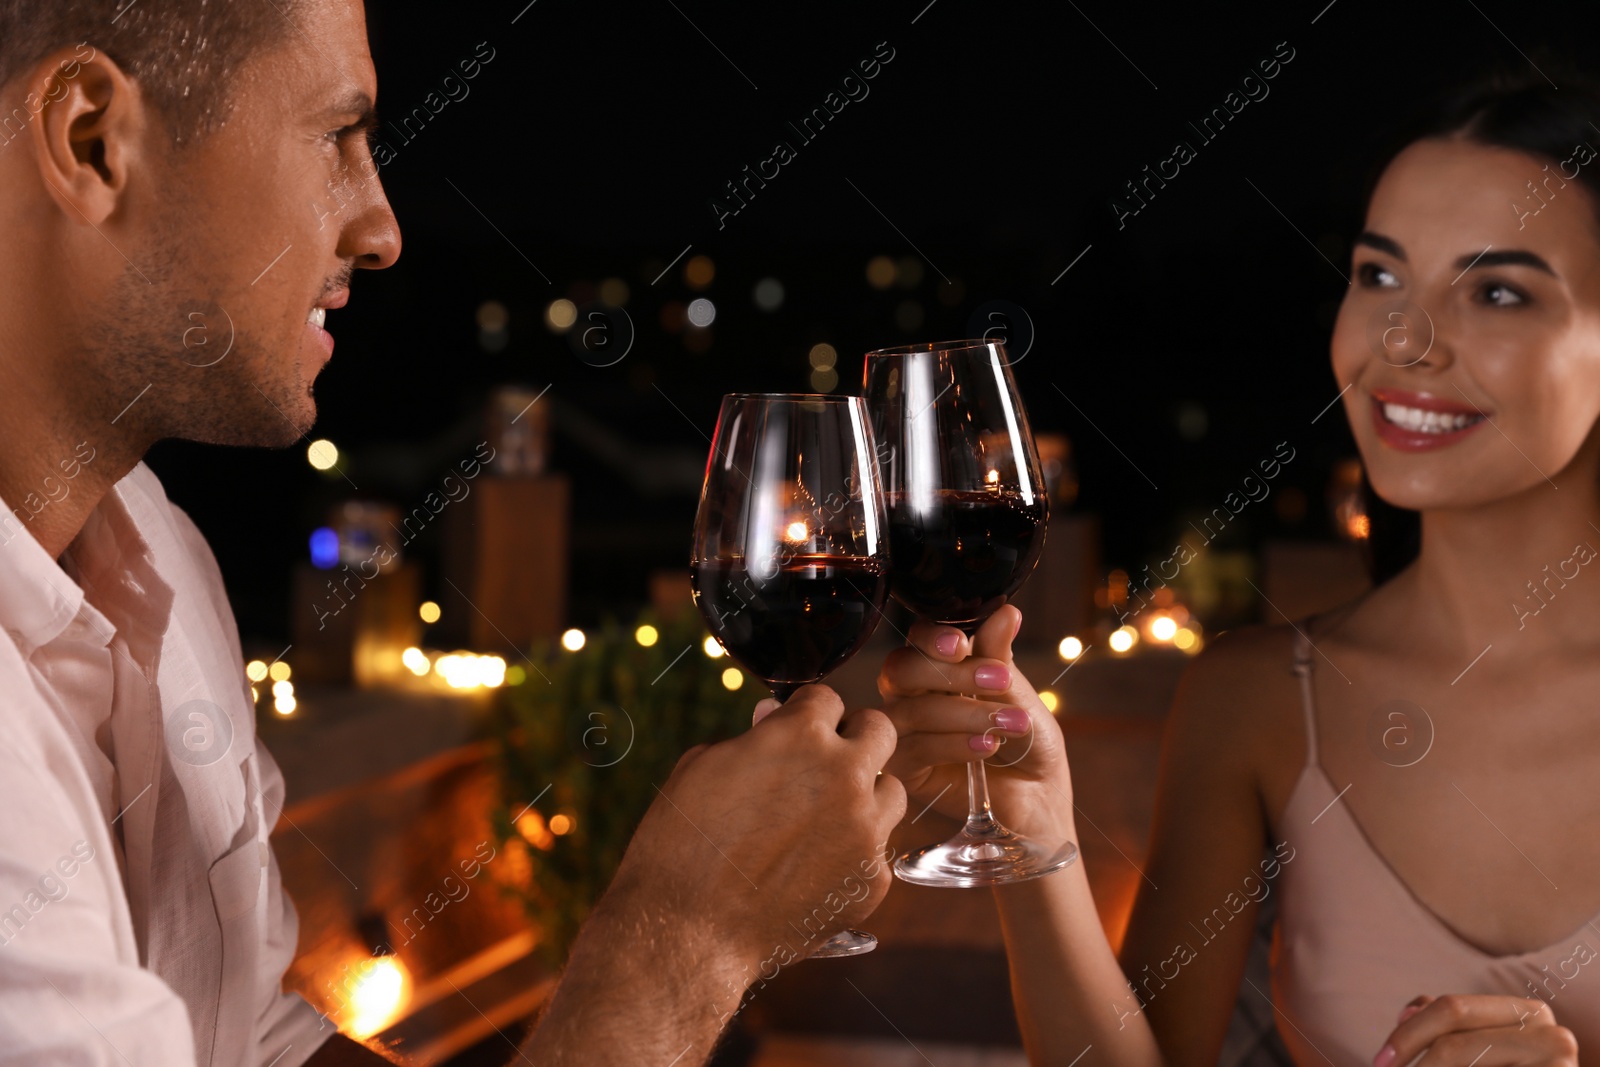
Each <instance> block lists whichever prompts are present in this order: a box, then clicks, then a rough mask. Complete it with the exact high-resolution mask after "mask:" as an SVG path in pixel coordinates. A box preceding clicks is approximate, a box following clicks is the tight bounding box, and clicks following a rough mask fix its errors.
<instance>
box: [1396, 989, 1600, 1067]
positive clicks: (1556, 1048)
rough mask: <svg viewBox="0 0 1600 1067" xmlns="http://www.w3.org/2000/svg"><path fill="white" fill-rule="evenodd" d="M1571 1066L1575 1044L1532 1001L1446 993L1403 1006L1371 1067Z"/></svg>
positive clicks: (1552, 1016) (1568, 1033)
mask: <svg viewBox="0 0 1600 1067" xmlns="http://www.w3.org/2000/svg"><path fill="white" fill-rule="evenodd" d="M1423 1053H1426V1055H1423V1056H1422V1059H1421V1060H1418V1061H1417V1067H1468V1065H1469V1064H1471V1065H1476V1067H1511V1065H1515V1067H1535V1065H1538V1067H1545V1065H1550V1067H1556V1065H1559V1067H1577V1064H1578V1041H1577V1038H1575V1037H1573V1036H1572V1031H1571V1030H1568V1029H1567V1028H1566V1027H1565V1026H1560V1025H1558V1024H1557V1023H1556V1017H1555V1013H1554V1012H1553V1011H1552V1010H1551V1009H1550V1005H1548V1004H1546V1003H1545V1002H1544V1001H1542V1000H1539V999H1537V998H1535V997H1513V996H1492V995H1479V994H1458V993H1452V994H1449V995H1447V996H1442V997H1431V996H1427V995H1423V996H1420V997H1417V998H1416V999H1415V1000H1413V1001H1411V1002H1410V1003H1409V1004H1407V1005H1406V1007H1405V1010H1404V1011H1402V1012H1401V1013H1400V1022H1399V1024H1398V1025H1397V1026H1396V1027H1395V1028H1394V1031H1393V1032H1392V1033H1390V1035H1389V1040H1388V1041H1386V1042H1385V1043H1384V1046H1383V1048H1382V1049H1380V1050H1379V1051H1378V1054H1377V1056H1375V1057H1374V1058H1373V1060H1372V1064H1373V1067H1405V1065H1406V1064H1409V1063H1410V1062H1411V1061H1412V1060H1414V1059H1416V1058H1417V1056H1419V1055H1422V1054H1423Z"/></svg>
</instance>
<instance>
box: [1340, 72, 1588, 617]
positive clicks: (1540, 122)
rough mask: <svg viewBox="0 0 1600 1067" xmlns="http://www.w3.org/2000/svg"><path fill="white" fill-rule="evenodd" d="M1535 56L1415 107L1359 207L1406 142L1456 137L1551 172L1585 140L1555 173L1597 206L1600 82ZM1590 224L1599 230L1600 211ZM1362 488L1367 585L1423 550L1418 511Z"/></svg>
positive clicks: (1374, 172)
mask: <svg viewBox="0 0 1600 1067" xmlns="http://www.w3.org/2000/svg"><path fill="white" fill-rule="evenodd" d="M1536 59H1537V62H1538V67H1537V68H1535V67H1533V66H1532V64H1531V63H1530V64H1529V65H1527V66H1522V67H1518V68H1515V69H1514V70H1511V71H1507V70H1496V71H1494V72H1492V73H1490V74H1488V75H1486V76H1481V77H1478V78H1474V79H1473V80H1471V81H1469V82H1465V83H1463V84H1460V85H1457V86H1454V87H1451V88H1449V89H1446V90H1445V91H1444V92H1442V93H1440V94H1439V95H1438V96H1436V97H1435V98H1434V99H1433V100H1432V101H1431V102H1430V103H1429V104H1427V105H1426V106H1425V107H1424V108H1422V109H1421V110H1420V111H1419V112H1417V113H1416V114H1415V115H1414V117H1413V118H1412V119H1411V120H1410V122H1408V123H1407V124H1406V125H1404V126H1403V127H1401V128H1400V129H1399V130H1398V131H1397V132H1396V134H1395V135H1394V136H1393V137H1392V138H1391V139H1390V141H1389V142H1388V144H1387V145H1386V147H1385V149H1384V150H1383V151H1382V152H1381V153H1380V155H1379V156H1378V158H1377V161H1376V162H1375V163H1374V164H1373V166H1372V167H1371V169H1370V170H1369V171H1368V176H1367V181H1366V188H1365V190H1364V195H1363V196H1362V201H1361V202H1362V207H1363V212H1365V208H1366V205H1368V204H1370V203H1371V202H1372V193H1373V190H1374V189H1375V188H1376V187H1377V184H1378V179H1379V178H1380V177H1381V176H1382V174H1383V171H1384V170H1385V168H1387V167H1388V165H1389V164H1390V163H1391V162H1393V160H1394V158H1395V156H1397V155H1399V154H1400V153H1401V151H1403V150H1404V149H1405V148H1406V147H1407V146H1408V145H1411V144H1414V143H1415V142H1417V141H1422V140H1428V139H1432V138H1445V137H1456V136H1459V137H1465V138H1466V139H1468V140H1470V141H1472V142H1473V143H1475V144H1481V145H1485V146H1488V147H1493V148H1510V149H1514V150H1516V151H1519V152H1525V153H1527V154H1528V155H1530V156H1534V157H1535V158H1537V159H1539V160H1541V161H1543V162H1546V163H1549V164H1550V173H1552V174H1556V173H1557V171H1558V167H1557V164H1558V163H1560V162H1561V161H1563V160H1570V159H1572V157H1573V152H1574V150H1575V149H1576V148H1577V147H1578V146H1579V145H1581V144H1587V145H1588V146H1589V150H1590V152H1591V153H1593V154H1594V158H1591V159H1590V161H1589V162H1588V163H1587V164H1585V165H1583V166H1580V167H1579V168H1578V172H1577V175H1576V176H1572V175H1569V174H1564V173H1563V174H1560V175H1559V177H1560V178H1561V179H1563V180H1565V181H1569V182H1578V183H1580V184H1581V185H1583V186H1584V187H1585V188H1587V189H1588V191H1589V194H1590V196H1591V197H1593V198H1594V199H1593V204H1594V205H1596V207H1597V210H1600V128H1597V126H1596V123H1600V82H1597V81H1596V80H1594V79H1593V78H1591V77H1590V76H1589V75H1588V74H1586V73H1584V72H1582V71H1580V70H1579V69H1578V68H1577V67H1576V66H1575V65H1574V64H1573V63H1572V62H1570V61H1569V60H1566V59H1564V58H1563V57H1561V56H1557V55H1552V54H1549V53H1545V54H1540V55H1537V56H1536ZM1541 71H1542V72H1543V73H1541ZM1546 75H1548V76H1549V77H1548V78H1547V77H1546ZM1552 81H1554V83H1555V84H1554V85H1553V84H1551V83H1552ZM1556 86H1559V87H1560V88H1559V89H1558V88H1557V87H1556ZM1596 228H1597V231H1600V216H1597V218H1596ZM1361 488H1362V496H1363V499H1364V503H1365V505H1366V510H1367V515H1368V516H1369V518H1370V521H1371V527H1370V536H1369V537H1368V538H1367V568H1368V571H1369V573H1370V574H1371V576H1372V581H1373V584H1374V585H1378V584H1381V583H1383V582H1386V581H1388V580H1389V579H1390V578H1393V577H1394V576H1395V575H1396V574H1398V573H1399V572H1400V571H1402V570H1404V569H1405V568H1406V567H1407V566H1409V565H1410V564H1411V563H1412V561H1414V560H1415V559H1416V558H1417V554H1418V553H1419V552H1420V551H1421V549H1422V522H1421V516H1420V515H1419V514H1418V513H1417V512H1415V511H1412V510H1410V509H1409V508H1400V507H1396V506H1395V505H1393V504H1390V503H1389V502H1388V501H1386V500H1384V499H1383V498H1381V497H1380V496H1378V494H1377V493H1375V492H1374V491H1373V489H1372V483H1371V482H1370V481H1369V480H1368V479H1367V478H1366V476H1365V475H1364V474H1363V476H1362V485H1361Z"/></svg>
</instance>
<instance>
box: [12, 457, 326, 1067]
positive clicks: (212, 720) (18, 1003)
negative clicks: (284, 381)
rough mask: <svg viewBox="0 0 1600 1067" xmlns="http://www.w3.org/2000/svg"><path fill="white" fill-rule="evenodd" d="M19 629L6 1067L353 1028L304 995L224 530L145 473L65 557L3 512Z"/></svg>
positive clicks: (143, 1060)
mask: <svg viewBox="0 0 1600 1067" xmlns="http://www.w3.org/2000/svg"><path fill="white" fill-rule="evenodd" d="M45 506H47V507H49V506H54V505H53V504H46V505H45ZM0 629H3V631H4V635H3V636H0V716H3V720H0V724H3V729H0V1065H11V1064H24V1063H25V1064H39V1063H48V1064H52V1065H55V1064H60V1065H64V1067H87V1065H95V1067H99V1065H105V1067H112V1065H116V1067H127V1065H129V1064H132V1065H135V1067H145V1065H147V1064H148V1065H152V1067H154V1065H159V1067H187V1065H190V1064H196V1065H200V1064H215V1065H217V1067H234V1065H245V1064H248V1065H255V1067H268V1065H269V1064H270V1065H271V1067H298V1065H299V1064H301V1063H303V1062H304V1061H305V1060H306V1059H307V1058H308V1057H310V1056H311V1054H312V1053H313V1052H315V1051H316V1049H317V1047H318V1046H319V1045H320V1044H321V1043H322V1042H323V1041H324V1040H326V1039H327V1038H328V1037H329V1036H331V1035H332V1033H333V1032H334V1028H333V1026H332V1025H330V1024H329V1023H328V1022H327V1021H326V1020H325V1019H323V1018H322V1017H321V1016H319V1015H318V1013H317V1012H316V1011H315V1010H313V1009H312V1008H311V1006H310V1005H309V1004H307V1003H306V1002H305V1001H304V1000H302V999H301V998H300V997H299V996H297V995H293V994H285V993H283V992H282V989H281V985H282V979H283V973H284V971H285V970H286V969H287V967H288V965H289V963H290V961H291V960H292V959H293V957H294V951H295V934H296V929H297V923H296V918H295V912H294V906H293V905H292V904H291V903H290V901H289V898H288V897H287V896H286V895H285V894H284V892H283V886H282V883H281V880H280V878H279V873H278V866H277V862H276V860H275V859H274V858H273V855H272V849H271V847H270V845H269V844H268V841H267V835H268V833H269V832H270V831H271V829H272V826H273V824H274V823H275V822H276V821H277V818H278V814H279V811H280V808H281V805H282V803H283V778H282V775H280V774H279V772H278V768H277V765H276V764H275V763H273V761H272V757H271V756H269V755H268V754H267V752H266V750H265V749H263V748H258V747H257V746H256V743H255V741H256V739H255V714H254V709H253V707H252V704H251V701H250V696H249V682H248V681H247V680H246V679H245V677H244V671H243V660H242V657H241V655H240V650H239V637H238V630H237V627H236V626H235V623H234V619H233V612H232V610H231V609H230V608H229V606H228V600H227V594H226V591H225V590H224V588H223V584H222V576H221V574H220V573H219V572H218V570H217V565H216V560H215V559H214V558H213V557H212V554H211V549H210V548H209V547H208V546H207V545H206V542H205V538H204V537H202V536H201V534H200V531H199V530H198V529H196V528H195V525H194V523H193V522H191V521H190V520H189V517H188V516H187V515H185V514H184V513H183V512H182V511H181V510H179V509H178V508H177V507H176V506H175V505H173V504H172V503H171V502H170V501H168V500H167V496H166V493H165V492H164V491H163V490H162V488H161V483H160V481H159V480H158V479H157V478H156V476H155V474H154V473H153V472H151V470H150V469H149V468H148V467H146V466H145V465H144V464H143V463H141V464H139V465H138V466H137V467H135V468H134V469H133V470H132V471H131V472H130V473H129V474H128V475H127V477H125V478H123V479H122V480H121V481H119V482H118V483H117V484H116V486H115V487H114V488H113V489H112V490H111V491H110V492H109V493H107V494H106V496H105V498H104V499H103V500H102V501H101V503H100V505H99V506H98V507H97V508H96V509H95V510H94V511H93V512H92V513H91V514H90V516H89V520H88V522H87V523H86V524H85V526H84V528H83V530H82V531H81V532H80V534H79V535H78V537H77V538H76V539H75V540H74V541H73V543H72V545H71V546H70V547H69V548H68V550H67V552H66V553H65V554H64V555H63V556H62V561H61V563H60V564H58V563H57V562H56V561H55V560H52V559H51V558H50V557H49V554H48V553H46V552H45V551H44V549H43V548H42V547H40V545H39V543H38V542H37V541H35V540H34V539H33V536H32V535H31V534H29V533H28V532H27V531H26V529H25V528H23V527H22V525H21V524H20V523H19V522H18V520H17V519H16V518H15V516H14V515H13V514H12V512H11V509H10V508H6V507H4V506H3V505H0Z"/></svg>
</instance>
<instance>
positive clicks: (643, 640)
mask: <svg viewBox="0 0 1600 1067" xmlns="http://www.w3.org/2000/svg"><path fill="white" fill-rule="evenodd" d="M633 639H634V640H635V641H637V642H639V643H640V644H641V645H643V646H644V647H645V648H649V647H650V646H651V645H653V644H655V643H656V642H657V641H659V640H661V631H659V630H657V629H656V628H655V627H654V626H651V625H650V624H649V623H645V624H644V625H643V626H641V627H639V628H638V629H637V630H635V631H633Z"/></svg>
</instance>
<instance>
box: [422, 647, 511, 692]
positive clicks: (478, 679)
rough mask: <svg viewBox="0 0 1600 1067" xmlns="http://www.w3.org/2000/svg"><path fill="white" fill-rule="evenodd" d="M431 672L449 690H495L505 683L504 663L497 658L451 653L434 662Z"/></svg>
mask: <svg viewBox="0 0 1600 1067" xmlns="http://www.w3.org/2000/svg"><path fill="white" fill-rule="evenodd" d="M433 671H434V673H435V674H437V675H438V676H439V677H441V678H443V679H444V680H445V684H446V685H448V686H449V687H450V688H451V689H479V688H489V689H495V688H498V687H499V686H501V685H503V684H504V683H505V680H506V661H505V660H503V659H501V658H500V657H499V656H479V655H475V654H474V653H471V652H452V653H450V654H449V655H448V656H440V657H439V658H438V659H437V660H436V661H434V664H433Z"/></svg>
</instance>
